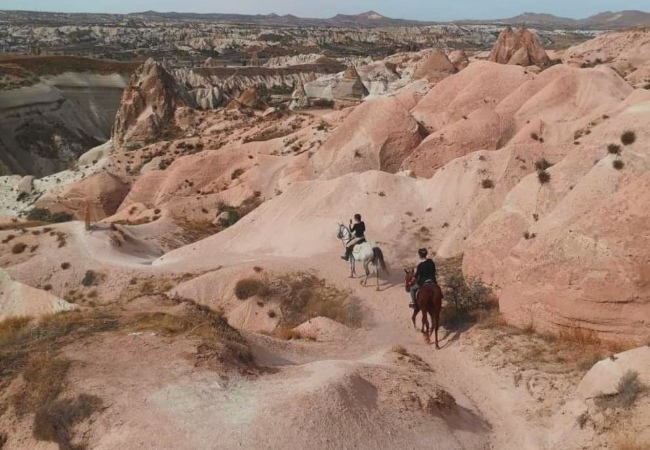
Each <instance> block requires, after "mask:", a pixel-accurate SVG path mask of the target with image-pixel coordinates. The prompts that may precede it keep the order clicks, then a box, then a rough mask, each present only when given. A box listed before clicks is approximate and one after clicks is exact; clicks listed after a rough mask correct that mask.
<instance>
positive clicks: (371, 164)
mask: <svg viewBox="0 0 650 450" xmlns="http://www.w3.org/2000/svg"><path fill="white" fill-rule="evenodd" d="M422 134H423V130H422V129H421V127H420V126H419V125H418V123H417V122H416V120H415V119H414V118H413V116H411V114H410V112H409V111H408V110H407V109H406V108H405V107H404V106H403V104H402V103H401V102H400V100H399V99H398V98H396V97H389V98H386V99H376V100H368V101H366V102H364V103H363V104H361V105H359V106H358V107H357V108H355V109H354V111H352V113H350V115H349V116H347V117H346V118H345V120H344V121H343V123H342V124H341V125H339V126H338V127H337V128H336V129H335V130H334V131H332V132H331V133H330V135H329V136H328V138H327V140H325V141H324V142H323V144H322V146H320V148H319V149H318V151H317V152H315V153H314V154H313V155H312V154H304V155H302V156H301V157H300V158H299V159H297V160H296V161H295V162H294V163H293V164H292V165H291V166H290V167H289V168H288V169H287V173H291V172H292V171H294V172H296V173H300V174H302V175H301V176H299V178H298V179H313V178H325V179H330V178H335V177H338V176H341V175H344V174H347V173H350V172H363V171H366V170H383V171H386V172H396V171H397V170H398V169H399V167H400V165H401V163H402V161H403V160H404V158H405V157H406V156H408V154H409V152H411V151H412V150H413V149H414V148H415V147H416V146H417V145H418V144H419V143H420V141H421V140H422Z"/></svg>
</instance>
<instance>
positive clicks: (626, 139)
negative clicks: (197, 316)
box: [621, 130, 636, 145]
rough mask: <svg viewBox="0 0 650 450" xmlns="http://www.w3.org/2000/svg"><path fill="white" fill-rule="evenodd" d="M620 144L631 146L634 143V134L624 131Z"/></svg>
mask: <svg viewBox="0 0 650 450" xmlns="http://www.w3.org/2000/svg"><path fill="white" fill-rule="evenodd" d="M621 142H622V143H623V145H632V144H634V143H635V142H636V133H635V132H634V131H630V130H628V131H625V132H624V133H623V134H621Z"/></svg>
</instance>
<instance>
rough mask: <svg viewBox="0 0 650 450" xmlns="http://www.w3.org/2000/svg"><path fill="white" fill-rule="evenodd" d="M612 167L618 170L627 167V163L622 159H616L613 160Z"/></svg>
mask: <svg viewBox="0 0 650 450" xmlns="http://www.w3.org/2000/svg"><path fill="white" fill-rule="evenodd" d="M612 167H613V168H614V169H616V170H621V169H623V167H625V163H624V162H623V161H621V160H620V159H615V160H614V161H612Z"/></svg>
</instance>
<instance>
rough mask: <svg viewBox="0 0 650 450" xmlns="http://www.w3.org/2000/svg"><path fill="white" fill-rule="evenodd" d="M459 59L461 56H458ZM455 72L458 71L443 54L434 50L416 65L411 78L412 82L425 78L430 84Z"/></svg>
mask: <svg viewBox="0 0 650 450" xmlns="http://www.w3.org/2000/svg"><path fill="white" fill-rule="evenodd" d="M461 58H462V56H459V59H461ZM457 71H458V69H457V68H456V66H455V65H454V64H453V63H452V62H451V61H450V60H449V58H448V57H447V55H446V54H445V52H443V51H442V50H434V51H433V52H431V54H430V55H429V56H427V57H426V58H425V59H424V60H423V61H422V62H421V63H420V64H419V65H418V67H417V69H416V70H415V72H413V76H412V78H413V79H414V80H419V79H421V78H426V79H427V80H428V81H429V82H430V83H437V82H439V81H441V80H442V79H444V78H446V77H448V76H449V75H452V74H454V73H456V72H457Z"/></svg>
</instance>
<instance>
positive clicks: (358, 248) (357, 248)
mask: <svg viewBox="0 0 650 450" xmlns="http://www.w3.org/2000/svg"><path fill="white" fill-rule="evenodd" d="M366 242H368V241H366V239H365V238H364V239H361V240H360V241H359V242H357V243H356V244H354V246H353V247H352V253H353V254H355V255H356V254H358V253H359V252H360V251H361V246H362V245H363V244H365V243H366Z"/></svg>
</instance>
